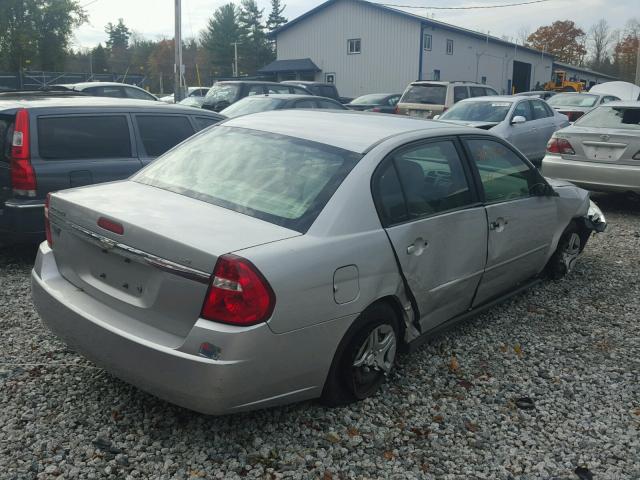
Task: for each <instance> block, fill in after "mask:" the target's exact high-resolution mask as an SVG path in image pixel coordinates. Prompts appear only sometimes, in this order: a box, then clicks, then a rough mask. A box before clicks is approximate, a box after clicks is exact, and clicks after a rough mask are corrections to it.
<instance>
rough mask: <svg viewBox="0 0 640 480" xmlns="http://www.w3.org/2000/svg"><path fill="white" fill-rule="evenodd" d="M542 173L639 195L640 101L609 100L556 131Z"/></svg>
mask: <svg viewBox="0 0 640 480" xmlns="http://www.w3.org/2000/svg"><path fill="white" fill-rule="evenodd" d="M542 171H543V172H544V174H545V175H549V176H551V177H555V178H562V179H567V180H570V181H571V182H573V183H576V184H577V185H580V186H581V187H583V188H588V189H589V190H595V191H601V192H618V193H627V192H633V193H635V194H638V195H640V102H611V103H608V104H607V105H603V106H600V107H598V108H596V109H595V110H592V111H591V112H590V113H588V114H586V115H585V116H584V117H582V118H580V119H579V120H578V121H577V122H576V123H574V124H573V125H572V126H570V127H567V128H565V129H562V130H560V131H558V132H556V133H555V134H554V135H553V137H552V138H551V140H550V141H549V145H548V146H547V155H546V156H545V157H544V160H543V161H542Z"/></svg>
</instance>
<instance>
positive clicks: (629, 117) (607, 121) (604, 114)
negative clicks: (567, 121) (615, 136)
mask: <svg viewBox="0 0 640 480" xmlns="http://www.w3.org/2000/svg"><path fill="white" fill-rule="evenodd" d="M574 125H577V126H580V127H594V128H624V129H630V130H640V108H629V107H598V108H596V109H595V110H592V111H591V112H589V113H588V114H586V115H584V116H583V117H582V118H580V119H578V120H577V121H576V122H575V123H574Z"/></svg>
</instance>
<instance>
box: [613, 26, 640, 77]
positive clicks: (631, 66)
mask: <svg viewBox="0 0 640 480" xmlns="http://www.w3.org/2000/svg"><path fill="white" fill-rule="evenodd" d="M639 46H640V39H639V38H638V37H636V36H633V35H630V34H627V35H626V36H625V37H624V38H623V39H622V40H620V41H619V42H618V43H617V44H616V46H615V49H614V54H613V57H614V64H615V66H616V69H617V72H618V76H619V77H620V78H621V79H622V80H626V81H628V82H633V81H634V80H635V75H636V62H637V59H638V48H639Z"/></svg>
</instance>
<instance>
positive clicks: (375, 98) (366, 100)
mask: <svg viewBox="0 0 640 480" xmlns="http://www.w3.org/2000/svg"><path fill="white" fill-rule="evenodd" d="M387 97H388V95H376V94H372V95H362V96H361V97H358V98H356V99H355V100H352V101H351V105H378V104H380V103H382V102H384V99H385V98H387Z"/></svg>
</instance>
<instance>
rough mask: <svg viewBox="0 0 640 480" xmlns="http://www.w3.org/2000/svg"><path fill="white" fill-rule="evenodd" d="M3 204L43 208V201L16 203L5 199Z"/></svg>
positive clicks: (11, 206) (9, 206) (15, 206)
mask: <svg viewBox="0 0 640 480" xmlns="http://www.w3.org/2000/svg"><path fill="white" fill-rule="evenodd" d="M4 206H5V208H19V209H22V208H44V202H43V203H18V202H15V201H12V200H7V201H6V202H4Z"/></svg>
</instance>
